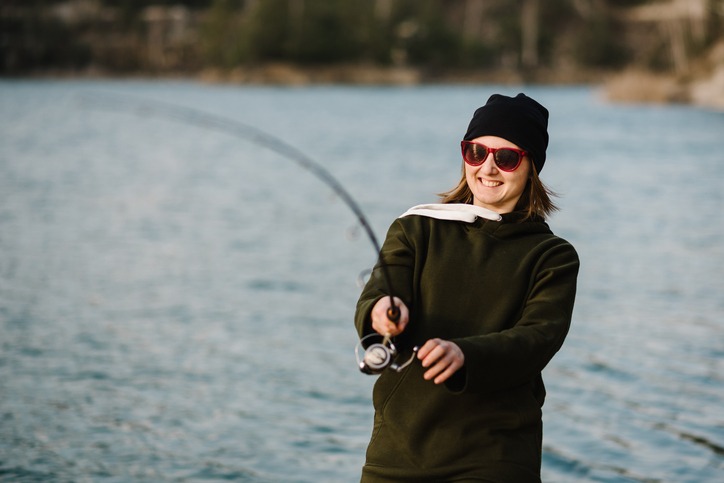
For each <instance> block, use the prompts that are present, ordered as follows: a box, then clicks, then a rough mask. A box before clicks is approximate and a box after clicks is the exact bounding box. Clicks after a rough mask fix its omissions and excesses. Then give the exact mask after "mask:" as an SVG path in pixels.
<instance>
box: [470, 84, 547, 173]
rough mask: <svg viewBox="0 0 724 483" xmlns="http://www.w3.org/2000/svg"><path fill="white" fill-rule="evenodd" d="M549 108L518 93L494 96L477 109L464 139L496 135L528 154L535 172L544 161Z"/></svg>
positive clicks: (539, 170) (541, 166) (538, 170)
mask: <svg viewBox="0 0 724 483" xmlns="http://www.w3.org/2000/svg"><path fill="white" fill-rule="evenodd" d="M547 129H548V109H546V108H545V107H543V106H542V105H540V104H539V103H538V102H537V101H535V100H534V99H531V98H530V97H528V96H526V95H525V94H523V93H521V94H518V95H517V96H515V97H508V96H504V95H501V94H493V95H492V96H490V99H488V102H487V103H486V104H485V105H484V106H482V107H480V108H478V109H477V110H476V111H475V114H473V119H472V120H471V121H470V124H469V125H468V132H466V133H465V138H464V139H465V140H466V141H470V140H472V139H475V138H478V137H480V136H498V137H501V138H504V139H507V140H508V141H510V142H512V143H514V144H517V145H518V146H520V148H521V149H523V150H525V151H527V152H528V153H529V157H530V158H531V160H532V161H533V165H534V166H535V169H536V171H537V172H538V173H540V172H541V170H542V169H543V164H545V162H546V148H547V147H548V130H547Z"/></svg>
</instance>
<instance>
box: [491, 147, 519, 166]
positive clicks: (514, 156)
mask: <svg viewBox="0 0 724 483" xmlns="http://www.w3.org/2000/svg"><path fill="white" fill-rule="evenodd" d="M519 162H520V154H518V153H517V152H515V151H513V150H511V149H500V150H498V151H496V152H495V164H497V165H498V168H500V169H502V170H503V171H513V170H514V169H515V168H517V167H518V163H519Z"/></svg>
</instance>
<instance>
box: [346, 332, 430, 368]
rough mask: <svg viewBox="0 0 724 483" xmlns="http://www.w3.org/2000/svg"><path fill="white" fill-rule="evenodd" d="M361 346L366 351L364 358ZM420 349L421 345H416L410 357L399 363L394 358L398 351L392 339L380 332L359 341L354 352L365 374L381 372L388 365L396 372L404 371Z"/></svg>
mask: <svg viewBox="0 0 724 483" xmlns="http://www.w3.org/2000/svg"><path fill="white" fill-rule="evenodd" d="M360 348H361V349H362V350H363V351H364V355H363V356H362V358H360ZM418 349H419V347H417V346H416V347H414V348H413V349H412V355H411V356H410V358H409V359H408V360H406V361H405V362H403V363H402V364H398V363H397V362H395V360H394V359H395V358H396V357H397V355H398V351H397V347H395V344H393V343H392V340H390V338H389V337H385V336H381V335H379V334H369V335H367V336H365V337H363V338H362V339H361V340H360V341H359V343H358V344H357V346H356V347H355V348H354V354H355V357H356V358H357V364H358V365H359V370H360V371H362V372H363V373H365V374H381V373H382V371H384V370H385V369H387V368H388V367H389V368H390V369H392V370H393V371H395V372H402V370H403V369H404V368H405V367H407V366H409V365H410V364H412V361H413V360H415V355H416V354H417V350H418Z"/></svg>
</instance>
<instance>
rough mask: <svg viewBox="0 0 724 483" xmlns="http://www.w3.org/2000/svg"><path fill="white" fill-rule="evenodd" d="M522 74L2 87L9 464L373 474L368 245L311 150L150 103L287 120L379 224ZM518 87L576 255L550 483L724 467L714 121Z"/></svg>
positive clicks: (49, 473) (12, 471)
mask: <svg viewBox="0 0 724 483" xmlns="http://www.w3.org/2000/svg"><path fill="white" fill-rule="evenodd" d="M520 90H521V89H518V88H511V87H505V88H501V87H495V86H470V87H448V86H438V87H415V88H382V87H300V88H272V87H238V86H217V85H204V84H197V83H192V82H167V81H164V82H143V81H127V82H122V81H98V82H90V81H88V82H77V81H67V82H51V81H3V82H0V480H1V481H74V482H84V481H109V482H110V481H113V482H126V481H129V482H130V481H132V482H137V481H149V482H156V481H183V482H197V481H198V482H202V481H219V480H232V481H244V482H246V481H248V482H270V483H271V482H354V481H357V480H358V478H359V471H360V467H361V465H362V464H363V461H364V451H365V447H366V444H367V441H368V437H369V434H370V430H371V424H372V423H371V418H372V404H371V388H372V384H373V382H374V378H373V377H370V376H365V375H363V374H361V373H360V372H359V371H358V370H357V367H356V361H355V358H354V346H355V344H356V342H357V338H356V334H355V331H354V329H353V327H352V316H353V311H354V304H355V302H356V300H357V297H358V295H359V291H360V289H359V287H358V286H357V284H356V279H357V277H358V274H360V273H361V272H362V271H363V270H365V269H366V268H369V267H370V266H371V265H372V264H373V263H374V261H375V257H376V254H375V252H374V250H373V248H372V245H371V244H370V243H369V240H367V239H366V238H365V236H364V234H363V233H362V232H361V231H360V230H359V229H358V228H355V227H358V224H357V223H356V219H355V217H354V216H353V214H352V212H351V211H350V210H349V209H348V207H347V206H346V205H345V204H344V203H343V202H342V201H341V200H340V199H339V198H338V197H337V196H335V195H334V193H333V192H332V190H331V189H330V188H329V187H327V186H326V185H324V184H323V183H321V182H320V181H319V180H318V179H317V178H315V177H314V176H313V175H312V174H310V173H309V172H308V171H306V170H304V169H302V168H301V167H300V166H299V165H298V164H295V163H294V162H292V161H290V160H289V159H287V158H285V157H283V156H280V155H279V154H276V153H274V152H272V151H270V150H268V149H265V148H263V147H260V146H259V145H258V144H255V143H254V142H252V141H249V140H245V139H241V138H240V137H238V136H233V135H229V134H228V133H223V132H218V131H217V130H214V129H209V128H204V127H201V126H198V125H190V124H189V123H186V122H180V121H178V120H172V119H168V118H166V117H163V116H157V115H154V113H153V112H152V111H148V110H143V109H138V107H139V106H141V105H142V104H143V101H142V100H143V99H152V100H161V101H164V102H169V103H172V104H175V105H181V106H187V107H192V108H196V109H201V110H203V111H205V112H208V113H212V114H215V115H221V116H225V117H228V118H231V119H233V120H237V121H241V122H244V123H248V124H251V125H253V126H255V127H256V128H258V129H261V130H263V131H265V132H268V133H270V134H273V135H275V136H278V137H281V138H282V139H284V140H285V142H287V143H289V144H291V145H293V146H295V147H296V148H298V149H299V150H301V151H302V152H304V153H306V154H307V155H308V156H310V157H311V158H313V159H315V160H316V161H317V162H318V163H319V164H320V165H322V166H324V167H325V168H326V169H327V170H329V172H331V173H332V174H333V175H334V176H335V177H336V178H337V179H338V180H339V181H340V182H341V183H342V185H344V187H346V189H347V190H348V191H349V192H350V194H351V195H352V196H353V198H354V199H355V200H356V201H357V202H358V203H359V205H360V206H361V208H362V210H363V211H364V212H365V214H366V215H367V217H368V218H369V220H370V223H371V226H372V228H373V230H374V232H375V234H376V235H377V237H378V238H380V239H382V238H383V237H384V234H385V232H386V229H387V226H388V225H389V223H390V222H391V221H392V220H393V219H394V218H395V217H396V216H397V215H398V214H400V213H401V212H403V211H404V210H406V209H407V208H408V207H409V206H412V205H414V204H418V203H423V202H432V201H435V199H436V198H435V193H438V192H441V191H444V190H447V189H449V188H450V187H452V186H453V184H455V182H456V181H457V179H458V176H459V169H460V161H459V153H458V141H459V139H460V138H461V137H462V135H463V133H464V132H465V128H466V126H467V122H468V120H469V118H470V116H471V115H472V112H473V110H474V109H475V108H476V107H478V106H479V105H481V104H482V103H484V102H485V100H486V99H487V97H488V96H489V95H490V94H491V93H493V92H503V93H507V94H515V93H517V92H518V91H520ZM525 90H526V92H528V93H529V94H530V95H532V96H533V97H535V98H537V99H538V100H540V101H541V102H542V103H543V104H544V105H546V106H548V107H549V109H550V110H551V125H550V133H551V146H550V148H549V154H548V162H547V164H546V167H545V169H544V171H543V173H542V177H543V179H544V181H545V182H546V183H547V184H548V185H549V186H551V187H552V188H553V189H555V190H556V191H558V192H559V193H560V194H561V195H562V196H561V198H560V200H559V204H560V206H561V208H562V210H561V211H560V213H558V214H556V215H555V216H554V217H553V218H552V219H551V220H550V224H551V226H552V228H553V230H554V231H555V232H556V233H557V234H559V235H560V236H562V237H564V238H566V239H568V240H570V241H571V242H572V243H573V244H574V245H575V246H576V248H577V249H578V251H579V254H580V256H581V260H582V268H581V275H580V283H579V295H578V298H577V302H576V309H575V313H574V321H573V326H572V329H571V332H570V334H569V337H568V339H567V341H566V343H565V345H564V347H563V349H562V350H561V352H560V353H559V354H558V355H557V356H556V357H555V358H554V360H553V362H552V363H551V364H550V365H549V366H548V367H547V368H546V370H545V373H544V378H545V380H546V384H547V387H548V393H549V395H548V399H547V401H546V405H545V407H544V424H545V433H544V459H543V477H544V481H546V482H564V483H565V482H677V483H680V482H692V483H695V482H697V483H698V482H709V481H712V482H714V481H724V362H723V361H724V241H723V240H724V214H723V213H724V169H723V168H724V114H723V113H716V112H710V111H706V110H703V109H698V108H693V107H683V106H669V107H652V106H612V105H607V104H606V103H604V102H602V101H601V100H600V98H599V95H598V93H597V92H596V90H593V89H589V88H550V87H546V88H544V87H535V88H527V89H525ZM87 93H99V94H101V95H105V94H106V93H107V94H114V95H118V94H119V95H122V96H131V99H134V100H133V101H129V102H128V104H125V105H123V106H115V107H114V106H107V105H103V103H97V102H91V103H88V102H84V101H83V98H84V96H83V95H84V94H87ZM137 99H141V101H138V100H137Z"/></svg>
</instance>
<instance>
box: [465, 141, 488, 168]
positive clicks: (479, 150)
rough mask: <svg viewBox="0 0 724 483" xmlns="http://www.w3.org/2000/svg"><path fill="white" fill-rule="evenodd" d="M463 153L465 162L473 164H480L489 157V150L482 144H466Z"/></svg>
mask: <svg viewBox="0 0 724 483" xmlns="http://www.w3.org/2000/svg"><path fill="white" fill-rule="evenodd" d="M463 153H464V158H465V162H466V163H468V164H469V165H471V166H480V165H481V164H483V163H484V162H485V158H487V157H488V150H487V149H486V148H485V146H481V145H480V144H472V143H470V144H466V145H465V150H464V151H463Z"/></svg>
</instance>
